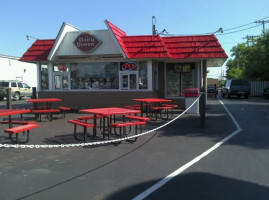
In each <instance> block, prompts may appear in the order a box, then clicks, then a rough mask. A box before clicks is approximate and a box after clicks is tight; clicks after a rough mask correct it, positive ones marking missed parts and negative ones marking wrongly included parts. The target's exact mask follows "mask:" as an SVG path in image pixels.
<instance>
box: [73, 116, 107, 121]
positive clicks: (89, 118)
mask: <svg viewBox="0 0 269 200" xmlns="http://www.w3.org/2000/svg"><path fill="white" fill-rule="evenodd" d="M102 118H103V116H102V115H97V116H96V119H102ZM77 119H79V120H85V122H87V120H91V119H94V116H93V115H90V116H80V117H77Z"/></svg>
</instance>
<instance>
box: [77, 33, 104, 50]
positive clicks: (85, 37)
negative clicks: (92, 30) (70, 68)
mask: <svg viewBox="0 0 269 200" xmlns="http://www.w3.org/2000/svg"><path fill="white" fill-rule="evenodd" d="M74 44H75V46H76V47H77V48H78V49H80V50H81V51H86V52H89V51H93V50H94V49H95V48H96V47H98V46H99V45H100V44H101V42H100V41H99V40H97V39H96V38H95V37H94V36H93V35H91V34H88V33H82V34H80V35H79V36H78V37H77V38H76V40H75V41H74Z"/></svg>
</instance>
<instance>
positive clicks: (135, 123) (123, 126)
mask: <svg viewBox="0 0 269 200" xmlns="http://www.w3.org/2000/svg"><path fill="white" fill-rule="evenodd" d="M144 124H146V122H145V121H128V122H118V123H113V124H110V127H111V128H119V129H120V133H119V135H120V137H122V129H123V135H124V137H127V136H128V134H129V133H130V132H131V128H130V129H129V131H128V132H127V130H126V127H131V126H135V135H137V126H138V125H140V132H142V127H141V125H144ZM136 140H137V137H134V138H132V139H127V140H126V141H127V142H131V143H133V142H135V141H136ZM120 143H121V141H120V142H118V143H114V144H115V145H118V144H120Z"/></svg>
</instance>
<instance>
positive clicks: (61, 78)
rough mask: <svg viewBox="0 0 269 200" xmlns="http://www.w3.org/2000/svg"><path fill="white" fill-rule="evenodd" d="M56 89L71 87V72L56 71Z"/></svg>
mask: <svg viewBox="0 0 269 200" xmlns="http://www.w3.org/2000/svg"><path fill="white" fill-rule="evenodd" d="M54 89H55V90H68V89H69V73H65V72H54Z"/></svg>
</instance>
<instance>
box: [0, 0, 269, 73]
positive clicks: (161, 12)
mask: <svg viewBox="0 0 269 200" xmlns="http://www.w3.org/2000/svg"><path fill="white" fill-rule="evenodd" d="M152 16H155V17H156V29H157V30H158V31H159V32H161V31H162V30H163V29H166V30H167V32H168V33H169V34H175V35H186V34H203V33H213V32H215V31H217V30H218V29H219V28H220V27H222V28H223V29H224V30H227V29H230V28H234V27H238V26H241V25H245V24H248V23H251V22H254V21H257V20H259V19H262V18H265V17H268V16H269V0H256V1H253V0H225V1H223V0H214V1H213V0H203V1H202V0H200V1H198V0H192V1H190V0H169V1H160V0H154V1H153V0H144V1H143V0H133V1H127V0H110V1H109V0H98V1H92V0H77V1H70V0H57V1H52V0H39V1H37V0H24V1H20V0H8V1H7V0H0V27H1V29H0V30H1V31H0V54H3V55H10V56H18V57H21V56H22V55H23V53H25V51H26V50H27V49H28V48H29V47H30V46H31V45H32V43H33V42H34V40H30V41H29V40H26V35H30V36H33V37H36V38H39V39H55V38H56V36H57V34H58V32H59V30H60V27H61V25H62V23H63V22H67V23H69V24H71V25H74V26H75V27H78V28H80V29H82V30H97V29H106V26H105V24H104V20H105V19H108V20H109V21H110V22H112V23H113V24H115V25H116V26H118V27H119V28H121V29H122V30H124V31H125V32H126V33H127V35H149V34H151V33H152ZM265 20H269V18H266V19H265ZM255 25H256V24H255V23H253V24H250V25H249V26H245V27H242V28H239V29H234V30H231V31H239V30H242V29H245V28H249V27H252V26H255ZM265 27H266V28H267V29H269V23H267V24H266V25H265ZM231 31H224V33H223V35H219V34H216V35H217V38H218V39H219V42H220V43H221V45H222V46H223V48H224V50H225V51H226V53H227V54H228V55H229V56H230V54H231V53H230V50H231V48H232V47H233V46H235V45H236V44H238V43H241V42H245V41H246V40H245V39H243V38H244V37H245V36H247V35H259V34H261V32H262V26H257V27H255V28H252V29H248V30H245V31H240V32H237V33H233V34H225V33H228V32H231ZM221 70H223V71H224V70H225V65H224V66H223V67H222V68H209V71H210V73H209V77H218V76H219V75H221Z"/></svg>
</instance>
